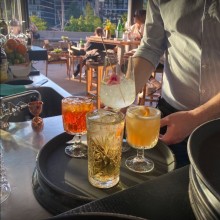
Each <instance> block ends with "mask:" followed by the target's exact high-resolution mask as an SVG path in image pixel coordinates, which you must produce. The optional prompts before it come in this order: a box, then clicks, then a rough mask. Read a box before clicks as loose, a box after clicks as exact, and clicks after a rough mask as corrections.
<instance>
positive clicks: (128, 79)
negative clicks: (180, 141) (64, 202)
mask: <svg viewBox="0 0 220 220" xmlns="http://www.w3.org/2000/svg"><path fill="white" fill-rule="evenodd" d="M135 97H136V92H135V80H134V71H133V58H132V57H129V58H128V62H127V63H125V64H123V65H120V64H119V62H118V60H117V58H116V57H114V56H113V55H110V54H109V55H108V56H106V57H105V63H104V68H103V76H102V81H101V84H100V99H101V101H102V103H103V104H104V105H105V106H107V107H110V108H112V109H113V110H114V111H119V110H120V109H122V108H125V107H127V106H129V105H131V104H132V103H133V102H134V100H135Z"/></svg>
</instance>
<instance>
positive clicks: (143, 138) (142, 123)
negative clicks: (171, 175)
mask: <svg viewBox="0 0 220 220" xmlns="http://www.w3.org/2000/svg"><path fill="white" fill-rule="evenodd" d="M160 117H161V112H160V110H158V109H156V108H153V107H146V106H141V105H138V106H131V107H129V108H128V110H127V112H126V119H125V120H126V132H127V142H128V143H129V144H130V145H131V146H132V147H133V148H135V149H137V155H134V156H131V157H129V158H127V159H126V161H125V165H126V166H127V167H128V168H129V169H130V170H132V171H134V172H138V173H146V172H150V171H151V170H153V168H154V162H153V161H152V160H151V159H149V158H146V157H145V155H144V150H145V149H150V148H153V147H154V146H155V145H156V144H157V141H158V137H159V130H160Z"/></svg>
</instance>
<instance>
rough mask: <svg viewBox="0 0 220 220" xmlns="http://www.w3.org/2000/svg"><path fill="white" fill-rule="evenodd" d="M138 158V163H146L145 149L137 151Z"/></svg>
mask: <svg viewBox="0 0 220 220" xmlns="http://www.w3.org/2000/svg"><path fill="white" fill-rule="evenodd" d="M136 158H137V160H138V161H144V149H138V150H137V157H136Z"/></svg>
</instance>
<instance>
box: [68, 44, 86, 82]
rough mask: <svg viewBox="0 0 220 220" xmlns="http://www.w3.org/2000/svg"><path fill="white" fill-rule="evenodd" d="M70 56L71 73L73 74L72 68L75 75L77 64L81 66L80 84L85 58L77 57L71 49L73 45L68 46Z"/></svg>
mask: <svg viewBox="0 0 220 220" xmlns="http://www.w3.org/2000/svg"><path fill="white" fill-rule="evenodd" d="M68 54H69V72H71V68H73V74H74V67H75V64H76V62H77V63H79V64H80V71H79V82H81V81H82V67H83V56H81V55H77V54H75V53H74V51H73V50H72V49H71V44H69V45H68Z"/></svg>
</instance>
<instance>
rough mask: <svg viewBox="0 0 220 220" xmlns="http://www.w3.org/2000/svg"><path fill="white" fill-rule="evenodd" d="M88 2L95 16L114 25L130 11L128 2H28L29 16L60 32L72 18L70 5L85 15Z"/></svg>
mask: <svg viewBox="0 0 220 220" xmlns="http://www.w3.org/2000/svg"><path fill="white" fill-rule="evenodd" d="M87 2H89V3H90V4H91V6H92V8H93V9H94V14H96V15H97V16H99V17H100V18H101V19H102V20H106V19H110V20H111V21H112V22H113V23H117V21H118V18H119V17H120V16H121V15H122V14H124V13H127V11H128V0H28V8H29V15H30V16H31V15H36V16H38V17H40V18H42V19H44V20H45V21H46V22H47V24H48V26H49V27H51V28H52V27H53V28H54V29H56V28H57V29H59V30H60V29H61V27H62V26H65V24H66V22H67V21H68V20H69V18H70V13H69V7H70V5H71V4H74V5H76V7H78V8H79V9H80V10H81V11H82V13H83V11H84V9H85V6H86V4H87Z"/></svg>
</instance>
